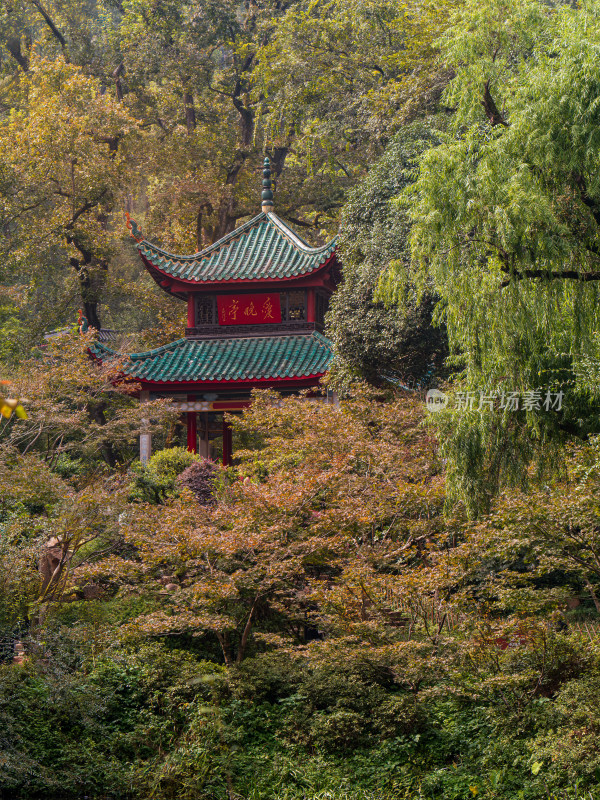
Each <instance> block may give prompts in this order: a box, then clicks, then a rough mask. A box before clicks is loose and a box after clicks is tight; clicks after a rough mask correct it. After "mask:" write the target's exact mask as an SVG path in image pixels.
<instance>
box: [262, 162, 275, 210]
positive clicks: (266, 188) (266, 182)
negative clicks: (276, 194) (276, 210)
mask: <svg viewBox="0 0 600 800" xmlns="http://www.w3.org/2000/svg"><path fill="white" fill-rule="evenodd" d="M262 185H263V190H262V204H261V207H262V210H263V211H264V212H265V214H268V213H269V212H270V211H273V192H272V191H271V162H270V161H269V159H268V158H265V160H264V163H263V182H262Z"/></svg>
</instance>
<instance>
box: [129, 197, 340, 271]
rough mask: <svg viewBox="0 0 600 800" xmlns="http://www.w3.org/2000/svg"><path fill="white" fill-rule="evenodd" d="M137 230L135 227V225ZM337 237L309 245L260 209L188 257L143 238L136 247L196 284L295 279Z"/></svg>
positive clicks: (314, 263) (150, 259) (327, 253)
mask: <svg viewBox="0 0 600 800" xmlns="http://www.w3.org/2000/svg"><path fill="white" fill-rule="evenodd" d="M136 230H137V228H136ZM335 245H336V240H335V239H333V240H332V241H331V242H329V244H326V245H323V246H322V247H310V246H309V245H308V244H307V243H306V242H304V241H303V240H302V239H300V237H299V236H297V235H296V234H295V233H294V231H293V230H292V229H291V228H289V227H288V226H287V225H286V224H285V222H283V220H281V219H279V217H277V216H276V215H275V214H272V213H269V214H265V213H264V212H261V213H260V214H258V216H256V217H254V219H251V220H250V221H249V222H246V223H245V224H244V225H241V226H240V227H239V228H236V229H235V230H234V231H232V232H231V233H229V234H227V235H226V236H224V237H223V238H222V239H220V240H219V241H218V242H215V244H213V245H211V246H210V247H207V248H206V250H202V252H200V253H195V254H194V255H191V256H178V255H173V254H172V253H168V252H167V251H166V250H161V249H160V248H159V247H157V246H156V245H154V244H152V243H151V242H148V241H147V240H146V239H142V240H141V241H138V244H137V247H138V249H139V251H140V253H141V255H142V256H143V257H144V259H145V260H146V261H147V262H148V264H149V265H151V266H152V267H155V268H156V269H158V270H160V272H162V273H165V274H166V275H169V276H171V277H173V278H177V279H178V280H181V281H190V282H193V283H194V282H195V283H199V284H202V283H216V282H223V281H256V280H273V279H275V280H277V279H282V278H294V277H299V276H301V275H306V274H308V273H311V272H314V271H315V270H316V269H318V268H319V267H320V266H321V265H322V264H323V263H324V262H325V261H326V260H327V259H328V258H329V257H330V256H331V254H332V253H333V251H334V250H335Z"/></svg>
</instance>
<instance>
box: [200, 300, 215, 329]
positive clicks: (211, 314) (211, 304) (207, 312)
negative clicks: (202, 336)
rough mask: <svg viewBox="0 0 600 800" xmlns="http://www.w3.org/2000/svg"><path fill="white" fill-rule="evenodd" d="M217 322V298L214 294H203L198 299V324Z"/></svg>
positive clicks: (213, 323)
mask: <svg viewBox="0 0 600 800" xmlns="http://www.w3.org/2000/svg"><path fill="white" fill-rule="evenodd" d="M216 322H217V318H216V314H215V298H214V297H213V295H202V296H200V297H198V299H197V300H196V325H197V326H198V327H202V326H204V325H215V324H216Z"/></svg>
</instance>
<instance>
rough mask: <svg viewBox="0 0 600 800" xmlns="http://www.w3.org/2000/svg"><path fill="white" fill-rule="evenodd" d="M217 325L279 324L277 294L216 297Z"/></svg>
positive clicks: (279, 307)
mask: <svg viewBox="0 0 600 800" xmlns="http://www.w3.org/2000/svg"><path fill="white" fill-rule="evenodd" d="M217 308H218V311H219V325H257V324H261V325H262V324H264V323H265V322H281V304H280V303H279V294H277V293H273V294H220V295H217Z"/></svg>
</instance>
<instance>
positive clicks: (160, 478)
mask: <svg viewBox="0 0 600 800" xmlns="http://www.w3.org/2000/svg"><path fill="white" fill-rule="evenodd" d="M199 459H200V457H199V456H197V455H195V454H194V453H190V451H189V450H186V449H185V448H184V447H170V448H168V449H167V450H160V451H159V452H158V453H155V454H154V455H153V456H152V458H150V460H149V461H148V463H147V464H146V465H143V464H140V463H139V462H138V463H136V464H134V465H133V467H132V471H133V474H134V476H135V480H134V482H133V485H132V488H131V495H130V496H131V499H132V500H141V501H145V502H149V503H162V502H164V501H165V500H166V499H167V497H172V496H174V495H175V494H177V477H178V476H179V475H181V473H182V472H184V470H186V469H187V468H188V467H189V466H190V465H191V464H193V463H195V462H197V461H198V460H199Z"/></svg>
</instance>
